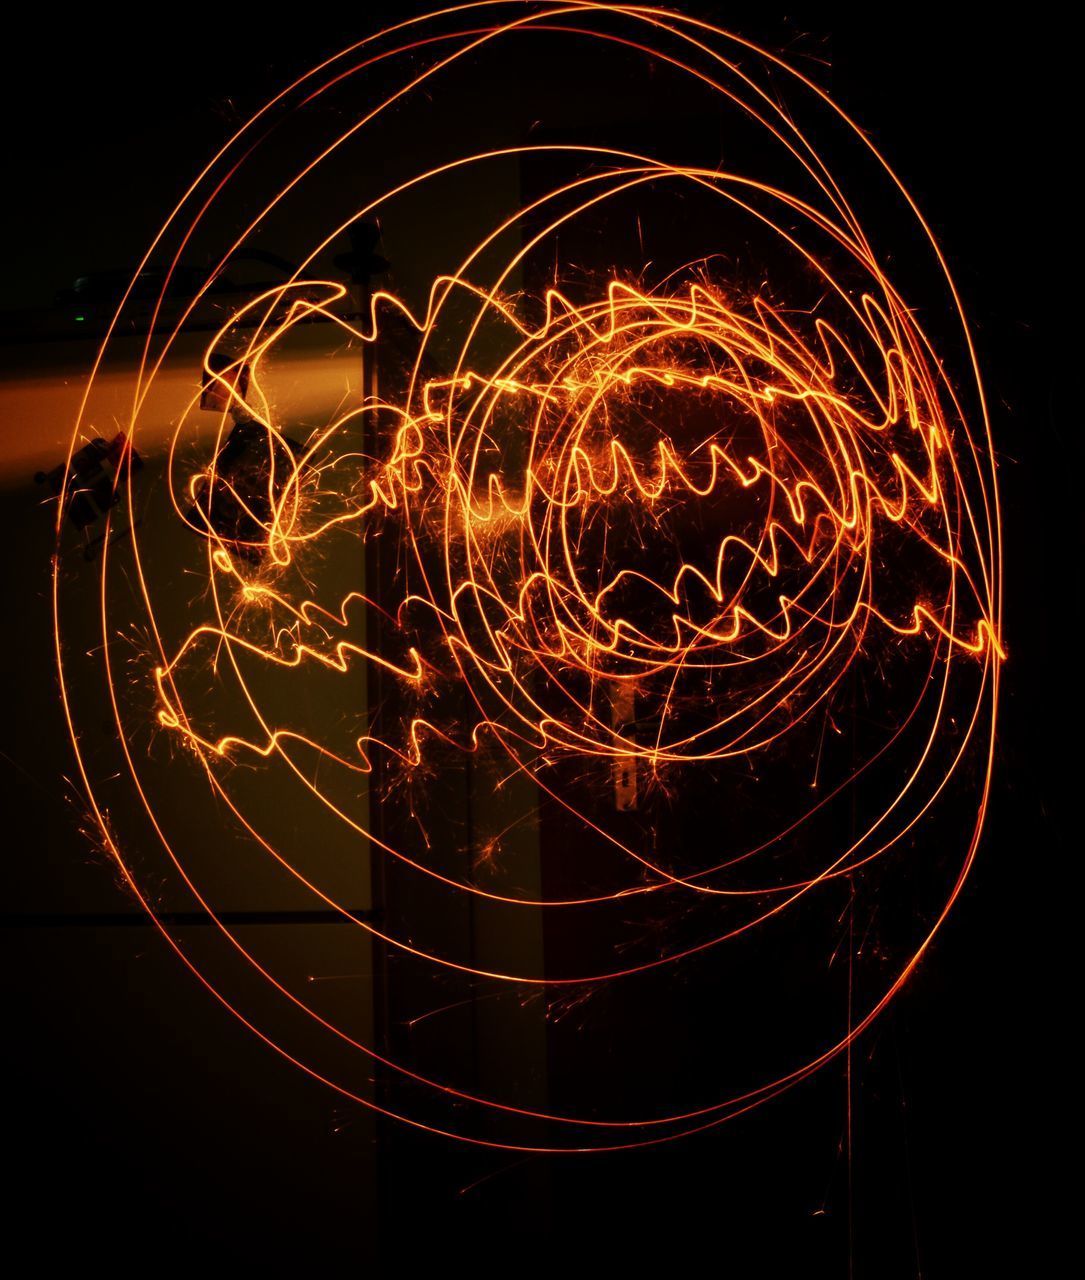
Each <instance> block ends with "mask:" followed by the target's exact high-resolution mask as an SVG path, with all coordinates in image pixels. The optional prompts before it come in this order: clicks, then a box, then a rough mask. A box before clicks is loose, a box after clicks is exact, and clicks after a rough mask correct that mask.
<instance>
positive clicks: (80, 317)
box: [75, 316, 87, 320]
mask: <svg viewBox="0 0 1085 1280" xmlns="http://www.w3.org/2000/svg"><path fill="white" fill-rule="evenodd" d="M75 318H76V319H77V320H85V319H86V318H87V317H86V316H76V317H75Z"/></svg>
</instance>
